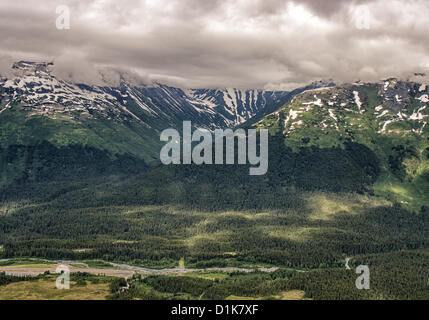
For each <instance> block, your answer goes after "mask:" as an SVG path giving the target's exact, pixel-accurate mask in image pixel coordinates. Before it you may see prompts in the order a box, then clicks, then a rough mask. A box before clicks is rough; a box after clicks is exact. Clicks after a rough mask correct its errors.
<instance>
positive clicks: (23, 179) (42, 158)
mask: <svg viewBox="0 0 429 320" xmlns="http://www.w3.org/2000/svg"><path fill="white" fill-rule="evenodd" d="M147 168H148V167H147V165H146V164H145V162H144V161H143V160H141V159H138V158H136V157H133V156H131V155H128V154H116V155H113V154H111V153H109V152H108V151H107V150H100V149H97V148H94V147H90V146H83V145H78V144H74V145H68V146H63V147H56V146H54V145H53V144H51V143H49V142H47V141H43V142H41V143H38V144H36V145H9V146H7V147H3V148H2V147H1V146H0V173H1V175H0V186H9V185H10V184H17V185H22V184H26V183H31V182H40V181H62V180H69V181H79V180H85V179H88V178H91V177H99V176H102V175H111V174H136V173H141V172H143V171H145V170H146V169H147Z"/></svg>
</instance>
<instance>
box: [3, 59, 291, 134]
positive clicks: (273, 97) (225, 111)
mask: <svg viewBox="0 0 429 320" xmlns="http://www.w3.org/2000/svg"><path fill="white" fill-rule="evenodd" d="M52 67H53V64H52V63H34V62H26V61H20V62H17V63H15V64H14V65H13V67H12V70H13V74H14V76H13V77H9V78H2V79H0V112H2V111H4V110H6V109H7V108H11V107H12V106H13V105H16V104H19V105H21V106H23V107H24V108H25V109H26V110H27V111H29V112H30V114H33V115H34V114H38V115H43V116H47V117H52V118H55V117H58V116H59V115H62V116H69V117H76V116H88V117H91V116H92V115H94V114H98V115H103V116H104V117H105V118H107V119H111V120H118V121H123V120H130V121H137V122H141V123H143V124H144V125H146V126H148V127H151V128H154V129H156V130H162V129H165V128H167V127H169V126H175V125H177V124H178V123H179V122H181V121H183V120H191V121H192V122H193V123H194V125H196V126H198V127H202V128H208V129H215V128H224V127H233V126H236V125H239V124H241V123H243V122H245V121H246V120H248V119H250V118H252V117H253V116H255V115H257V114H258V113H259V112H262V111H263V110H264V109H265V108H266V107H267V106H270V105H273V104H276V103H277V104H279V105H281V104H283V103H284V102H286V101H287V100H288V99H290V98H291V94H290V93H289V92H286V91H263V90H238V89H232V88H227V89H180V88H174V87H171V86H167V85H163V84H158V83H155V84H152V85H133V84H130V83H127V82H126V81H122V82H121V84H120V85H119V86H116V87H112V86H96V85H91V86H89V85H84V84H78V83H71V82H67V81H64V80H61V79H59V78H57V77H56V76H55V75H54V74H53V73H52Z"/></svg>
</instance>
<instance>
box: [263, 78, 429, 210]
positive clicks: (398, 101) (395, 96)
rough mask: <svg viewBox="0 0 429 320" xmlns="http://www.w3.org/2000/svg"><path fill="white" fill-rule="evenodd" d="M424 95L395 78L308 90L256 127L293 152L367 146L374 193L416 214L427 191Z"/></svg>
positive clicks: (428, 111)
mask: <svg viewBox="0 0 429 320" xmlns="http://www.w3.org/2000/svg"><path fill="white" fill-rule="evenodd" d="M427 92H428V91H427V88H426V87H425V86H422V85H420V84H417V83H408V82H400V81H396V80H394V79H390V80H387V81H386V82H384V83H380V84H363V85H362V84H360V85H357V84H356V85H343V86H338V87H335V88H328V89H319V90H313V91H307V92H305V93H303V94H301V95H298V96H296V97H295V98H294V99H293V101H291V103H289V104H287V105H285V106H284V107H282V108H280V109H279V110H278V111H277V112H275V113H273V114H271V115H269V116H267V117H265V118H264V119H262V120H260V121H259V122H257V123H256V124H255V126H256V127H258V128H268V129H269V130H270V132H271V133H275V134H277V135H281V136H283V137H284V143H285V145H286V146H287V147H290V148H291V149H292V150H294V151H295V152H302V150H305V149H307V148H320V149H329V148H341V149H347V145H348V144H349V143H351V142H352V143H358V144H360V145H363V146H365V147H366V148H368V149H369V150H370V151H371V153H373V154H374V155H375V156H376V158H377V162H378V164H379V166H380V174H379V176H378V178H377V180H376V181H375V184H374V192H375V193H376V194H377V195H381V196H383V197H386V198H388V199H390V200H392V201H398V202H401V203H402V204H404V205H405V206H407V207H410V208H412V209H413V210H419V209H420V208H421V207H422V206H427V205H428V200H427V194H428V191H429V180H428V175H429V158H428V154H429V153H428V151H429V149H428V147H429V142H428V137H429V136H428V133H429V128H428V127H427V126H426V123H427V117H428V114H429V109H428V108H427V102H428V101H429V100H428V95H427ZM300 150H301V151H300ZM332 161H334V162H335V161H342V159H341V158H337V159H336V160H334V159H333V160H332ZM321 174H322V175H323V173H321Z"/></svg>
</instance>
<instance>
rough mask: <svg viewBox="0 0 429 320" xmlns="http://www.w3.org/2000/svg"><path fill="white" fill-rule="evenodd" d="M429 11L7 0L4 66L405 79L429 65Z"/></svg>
mask: <svg viewBox="0 0 429 320" xmlns="http://www.w3.org/2000/svg"><path fill="white" fill-rule="evenodd" d="M61 4H65V5H67V6H68V7H69V8H70V19H71V20H70V23H71V25H70V29H69V30H58V29H57V28H56V20H57V17H58V16H59V15H58V14H57V13H56V8H57V6H58V5H61ZM428 17H429V1H428V0H400V1H396V0H356V1H353V0H294V1H288V0H235V1H232V0H165V1H161V0H128V1H118V0H104V1H103V0H92V1H91V0H87V1H79V0H60V1H57V0H43V1H33V0H13V1H12V0H2V1H0V73H2V74H5V72H6V67H7V66H8V65H10V62H11V61H13V60H20V59H29V60H36V61H42V60H45V61H46V60H47V61H54V62H55V65H56V69H55V72H56V73H57V74H58V75H59V76H60V77H63V78H66V79H73V80H75V81H79V82H85V83H100V82H101V81H102V80H101V79H102V78H103V79H105V80H108V81H116V80H117V78H118V76H117V73H116V72H114V71H112V70H117V69H127V70H133V71H134V72H136V73H138V74H139V75H140V76H142V78H143V79H146V80H147V81H151V80H152V81H154V80H155V81H161V82H165V83H169V84H172V85H177V86H183V87H238V88H266V89H291V88H294V87H297V86H300V85H303V84H306V83H309V82H311V81H313V80H318V79H333V80H335V81H337V82H349V81H355V80H358V79H361V80H364V81H377V80H380V79H383V78H386V77H390V76H395V77H401V78H407V77H409V76H410V75H412V74H413V73H414V72H427V73H429V41H428V40H429V36H428V30H429V22H428V21H429V18H428ZM106 69H108V70H110V71H106ZM100 70H104V71H102V72H100ZM100 73H101V74H102V75H101V74H100Z"/></svg>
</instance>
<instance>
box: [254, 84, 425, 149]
mask: <svg viewBox="0 0 429 320" xmlns="http://www.w3.org/2000/svg"><path fill="white" fill-rule="evenodd" d="M428 106H429V87H428V86H426V85H425V84H421V83H416V82H409V81H400V80H398V79H393V78H392V79H387V80H385V81H382V82H379V83H354V84H344V85H341V86H336V87H334V88H320V89H315V90H307V91H305V92H303V93H301V94H299V95H296V96H295V97H294V98H293V99H292V100H291V101H290V102H289V103H288V104H286V105H285V106H283V107H282V108H280V109H279V110H277V111H276V112H275V113H272V114H271V115H269V116H267V117H265V118H264V119H262V120H261V121H260V122H259V123H257V125H258V126H263V127H264V126H267V127H276V128H278V129H279V130H281V132H283V134H284V135H286V136H287V137H288V139H289V141H291V140H293V139H296V140H297V141H301V140H302V139H304V140H305V141H306V143H310V144H315V145H324V144H334V145H335V144H339V143H341V141H342V140H344V139H352V140H355V139H357V140H359V141H366V140H368V139H369V141H371V139H372V140H374V138H375V137H376V136H379V135H394V136H397V137H398V138H399V137H403V136H407V135H417V136H418V138H417V139H420V138H421V137H423V138H426V137H427V134H428V127H427V122H428V120H429V119H428V117H429V110H428ZM333 136H335V137H339V139H332V137H333ZM359 136H360V138H358V137H359Z"/></svg>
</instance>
